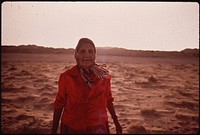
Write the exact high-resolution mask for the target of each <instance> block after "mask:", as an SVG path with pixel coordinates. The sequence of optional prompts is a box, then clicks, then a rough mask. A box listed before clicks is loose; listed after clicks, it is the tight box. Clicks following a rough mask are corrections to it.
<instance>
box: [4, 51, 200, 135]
mask: <svg viewBox="0 0 200 135" xmlns="http://www.w3.org/2000/svg"><path fill="white" fill-rule="evenodd" d="M198 61H199V59H198V58H178V59H176V58H173V59H172V58H169V59H168V58H153V57H152V58H146V57H141V58H140V57H119V56H112V57H110V56H109V57H106V56H99V57H98V59H97V62H98V63H100V64H104V63H105V64H106V65H107V69H108V70H109V71H110V73H111V76H112V80H111V91H112V94H113V97H114V106H115V110H116V112H117V114H118V117H119V122H120V123H121V125H122V127H123V133H125V134H157V133H159V134H168V133H170V134H196V133H197V132H198V131H199V63H198ZM74 64H75V61H74V59H73V56H68V55H58V54H57V55H51V54H46V55H41V54H40V55H37V54H2V63H1V69H2V70H1V89H2V91H1V131H2V132H3V133H9V134H12V133H15V134H18V133H19V134H20V133H23V134H48V133H50V132H51V126H52V116H53V106H52V103H53V101H54V98H55V95H56V92H57V84H58V78H59V75H60V73H61V72H63V71H64V70H66V69H67V68H69V67H70V66H73V65H74ZM108 116H109V125H110V132H111V133H115V126H114V124H113V122H112V120H111V118H110V115H109V114H108Z"/></svg>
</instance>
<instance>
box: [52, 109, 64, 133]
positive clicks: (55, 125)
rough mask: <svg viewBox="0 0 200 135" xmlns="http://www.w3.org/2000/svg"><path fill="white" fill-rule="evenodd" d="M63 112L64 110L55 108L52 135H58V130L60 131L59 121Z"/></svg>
mask: <svg viewBox="0 0 200 135" xmlns="http://www.w3.org/2000/svg"><path fill="white" fill-rule="evenodd" d="M62 110H63V109H62V108H55V107H54V113H53V126H52V130H51V133H52V134H57V129H58V125H59V121H60V116H61V113H62Z"/></svg>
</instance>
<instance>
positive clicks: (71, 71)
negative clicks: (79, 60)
mask: <svg viewBox="0 0 200 135" xmlns="http://www.w3.org/2000/svg"><path fill="white" fill-rule="evenodd" d="M61 75H64V76H68V75H70V76H74V75H78V68H77V65H74V66H66V67H65V70H64V71H63V72H62V73H61Z"/></svg>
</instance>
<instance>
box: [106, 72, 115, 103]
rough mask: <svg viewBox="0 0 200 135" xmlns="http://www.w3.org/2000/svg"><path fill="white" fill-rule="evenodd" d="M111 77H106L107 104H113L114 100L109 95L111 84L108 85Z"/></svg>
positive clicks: (110, 94)
mask: <svg viewBox="0 0 200 135" xmlns="http://www.w3.org/2000/svg"><path fill="white" fill-rule="evenodd" d="M110 80H111V76H110V75H109V76H108V77H107V102H113V101H114V98H113V97H112V93H111V84H110Z"/></svg>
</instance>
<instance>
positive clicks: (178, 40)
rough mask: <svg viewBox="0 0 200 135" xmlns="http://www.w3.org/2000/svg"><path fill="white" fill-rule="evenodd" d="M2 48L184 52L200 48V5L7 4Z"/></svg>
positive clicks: (134, 3)
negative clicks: (80, 45) (83, 45)
mask: <svg viewBox="0 0 200 135" xmlns="http://www.w3.org/2000/svg"><path fill="white" fill-rule="evenodd" d="M1 6H2V15H1V20H2V21H1V28H2V29H1V44H2V45H28V44H35V45H39V46H45V47H54V48H75V46H76V44H77V42H78V40H79V39H80V38H82V37H88V38H90V39H92V40H93V41H94V43H95V45H96V47H120V48H126V49H133V50H162V51H163V50H165V51H180V50H183V49H185V48H199V5H198V3H197V2H148V3H147V2H3V3H2V5H1Z"/></svg>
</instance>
